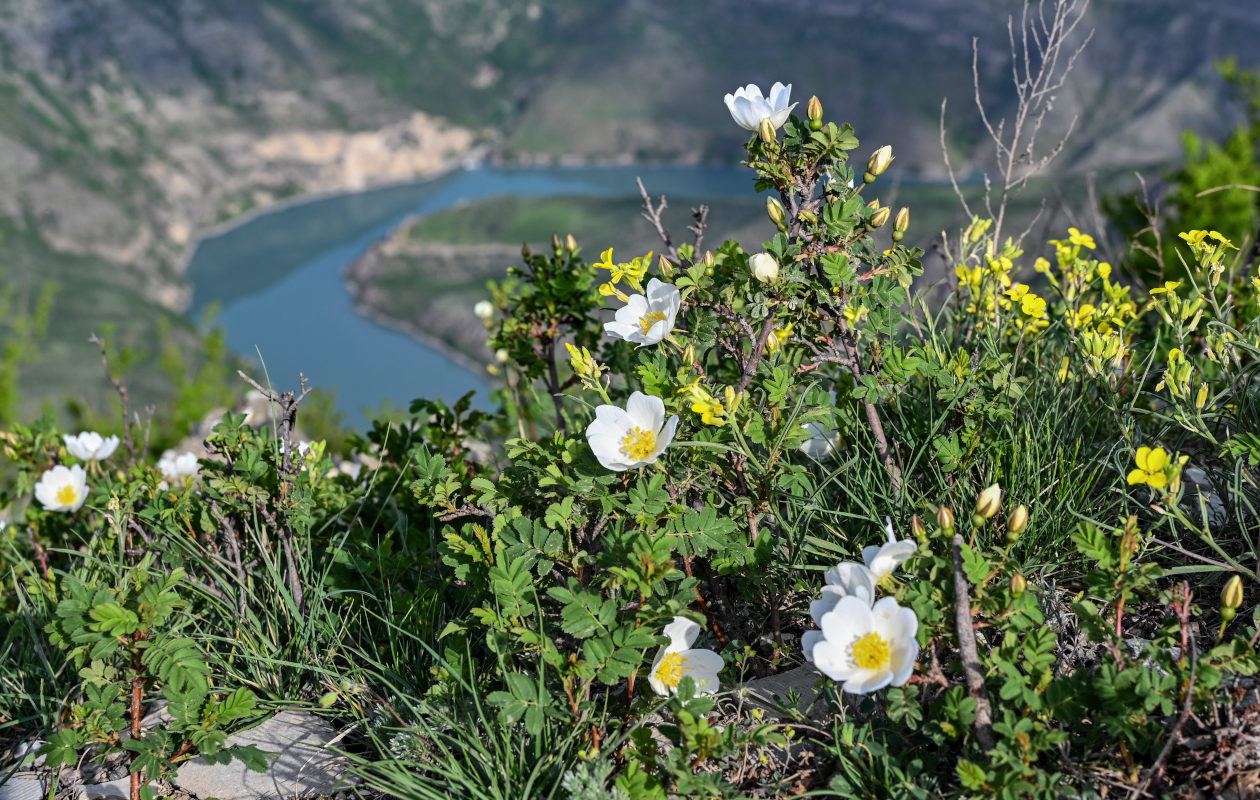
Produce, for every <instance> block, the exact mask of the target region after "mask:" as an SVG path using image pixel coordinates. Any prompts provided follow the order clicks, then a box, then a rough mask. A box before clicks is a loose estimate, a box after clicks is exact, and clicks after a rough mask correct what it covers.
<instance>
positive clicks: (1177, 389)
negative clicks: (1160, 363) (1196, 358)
mask: <svg viewBox="0 0 1260 800" xmlns="http://www.w3.org/2000/svg"><path fill="white" fill-rule="evenodd" d="M1193 375H1194V365H1193V364H1191V363H1190V361H1189V360H1187V359H1186V357H1185V355H1184V354H1183V353H1182V352H1181V348H1179V347H1174V348H1173V349H1171V350H1169V351H1168V365H1167V367H1165V368H1164V379H1163V380H1162V381H1160V382H1159V385H1158V386H1156V387H1155V388H1156V389H1163V388H1164V387H1165V386H1167V387H1168V391H1169V393H1170V394H1172V396H1173V397H1177V398H1181V397H1185V396H1186V395H1187V394H1188V393H1189V391H1190V381H1191V379H1192V377H1193Z"/></svg>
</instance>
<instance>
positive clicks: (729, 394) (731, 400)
mask: <svg viewBox="0 0 1260 800" xmlns="http://www.w3.org/2000/svg"><path fill="white" fill-rule="evenodd" d="M723 395H724V396H725V398H726V411H727V413H734V411H735V409H737V408H739V404H740V402H741V401H742V400H743V399H744V393H743V392H737V391H735V387H734V386H727V387H726V391H725V392H723Z"/></svg>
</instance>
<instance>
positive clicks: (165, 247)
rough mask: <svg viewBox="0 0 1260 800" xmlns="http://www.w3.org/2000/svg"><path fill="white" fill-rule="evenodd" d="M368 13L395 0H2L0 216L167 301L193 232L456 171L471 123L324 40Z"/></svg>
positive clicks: (177, 285)
mask: <svg viewBox="0 0 1260 800" xmlns="http://www.w3.org/2000/svg"><path fill="white" fill-rule="evenodd" d="M373 5H376V6H381V7H382V8H385V7H387V6H389V5H390V4H388V3H376V4H370V3H368V4H365V3H360V4H356V11H354V12H353V13H352V12H350V11H345V12H343V11H338V10H335V9H332V8H331V7H327V6H325V4H322V3H321V4H298V3H294V4H288V3H283V2H254V1H253V0H245V1H244V2H240V1H234V0H228V1H226V2H225V1H224V0H213V1H208V2H183V0H181V1H180V2H169V3H167V2H147V1H146V0H102V1H101V2H89V1H88V0H59V1H58V2H41V1H39V0H9V2H7V3H0V54H2V55H0V102H3V105H4V107H5V111H4V112H3V113H0V164H3V166H4V168H3V169H0V216H4V217H8V218H9V219H10V220H12V221H13V222H14V224H16V225H18V226H20V227H26V228H29V229H30V230H32V231H34V232H36V233H37V235H38V236H40V237H41V238H42V239H43V240H44V241H46V242H47V244H48V245H49V246H50V247H51V248H52V249H53V250H56V251H62V252H65V253H68V254H75V255H85V256H90V257H92V258H94V259H96V260H98V261H103V262H107V263H110V264H114V265H116V266H118V267H119V268H121V269H125V270H131V271H135V272H137V273H138V274H139V276H140V278H141V284H142V286H143V291H144V293H145V294H146V295H148V297H149V298H150V299H153V300H157V301H159V302H160V303H161V304H163V305H165V306H167V307H170V308H180V307H182V305H183V303H184V302H185V300H186V297H185V290H184V286H183V283H182V281H181V280H180V276H179V275H178V274H177V271H178V264H179V262H180V255H181V254H182V253H183V252H184V250H185V249H186V248H187V246H188V245H189V243H190V241H191V240H192V238H193V236H194V235H195V233H196V232H197V231H199V230H201V229H203V228H205V227H208V226H210V225H212V224H214V223H216V222H219V221H222V220H224V219H227V218H229V217H231V216H234V215H237V214H239V213H241V212H243V211H246V210H249V209H251V208H255V207H259V206H265V205H268V204H271V203H274V202H275V201H276V200H278V199H282V198H284V197H288V196H292V195H296V194H307V193H312V192H325V191H342V190H346V189H356V188H361V187H363V186H367V185H372V184H379V183H385V182H391V181H400V180H408V179H414V178H417V177H419V176H422V175H425V174H428V173H431V172H433V171H435V170H437V169H441V168H443V167H446V166H449V165H451V164H452V163H455V162H457V161H458V159H460V158H461V157H463V156H465V155H466V154H467V153H468V152H469V150H470V148H472V147H473V145H474V140H475V135H474V133H473V132H472V131H471V130H469V129H468V128H466V127H464V126H460V125H457V124H453V123H451V122H449V121H447V120H445V119H443V118H442V117H441V116H438V115H434V114H428V113H424V112H423V111H420V110H419V109H417V108H415V107H414V106H413V105H412V104H410V103H409V102H407V100H406V98H402V97H399V96H397V95H393V96H391V95H389V94H388V93H386V92H383V91H381V89H380V88H379V85H378V83H379V81H378V77H379V76H377V75H373V74H371V73H370V71H360V72H358V73H356V72H354V71H346V70H345V69H343V66H342V64H341V59H342V58H344V56H345V53H344V52H340V51H337V50H336V49H335V48H330V47H329V46H328V43H327V41H326V37H327V36H328V35H330V34H329V33H328V31H338V30H353V29H354V27H355V26H360V27H362V26H369V27H370V21H369V20H370V12H371V11H372V10H373V9H372V6H373ZM396 5H402V4H401V3H398V4H396ZM361 16H362V17H367V18H368V19H363V18H361ZM378 24H379V23H378ZM399 46H400V47H402V46H403V44H402V43H399Z"/></svg>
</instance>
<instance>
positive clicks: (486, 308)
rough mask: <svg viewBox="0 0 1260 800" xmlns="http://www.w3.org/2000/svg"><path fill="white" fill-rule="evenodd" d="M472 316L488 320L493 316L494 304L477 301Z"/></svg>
mask: <svg viewBox="0 0 1260 800" xmlns="http://www.w3.org/2000/svg"><path fill="white" fill-rule="evenodd" d="M473 314H475V315H476V316H477V319H481V320H489V319H490V318H491V317H493V316H494V303H491V302H490V301H489V300H478V301H477V302H476V304H475V305H473Z"/></svg>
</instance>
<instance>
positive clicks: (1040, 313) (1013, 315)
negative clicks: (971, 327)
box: [954, 218, 1050, 336]
mask: <svg viewBox="0 0 1260 800" xmlns="http://www.w3.org/2000/svg"><path fill="white" fill-rule="evenodd" d="M990 225H992V221H991V220H982V219H978V218H977V219H974V220H972V223H971V225H970V226H968V228H967V230H966V231H965V232H964V233H963V240H964V242H966V243H967V244H976V243H977V242H979V241H980V240H981V238H982V237H983V236H984V234H985V233H986V232H987V231H988V229H989V226H990ZM1023 254H1024V251H1023V250H1020V249H1018V248H1017V247H1015V246H1014V244H1013V243H1012V242H1011V241H1010V240H1007V242H1006V244H1005V246H1003V248H1002V252H1000V253H998V254H996V255H995V254H994V253H993V243H992V242H990V243H989V244H988V253H987V255H986V257H985V259H984V263H983V264H966V263H963V264H959V265H958V266H957V267H955V268H954V274H955V275H957V276H958V288H959V289H960V290H963V291H966V292H967V295H968V302H967V306H966V311H967V313H968V314H973V315H975V316H976V327H977V328H984V327H986V325H988V324H990V322H991V321H992V322H996V321H997V320H998V318H999V317H1001V318H1002V320H1003V321H1004V322H1005V323H1006V329H1005V330H1006V333H1008V334H1010V335H1012V336H1031V335H1035V334H1036V333H1038V332H1039V331H1041V330H1042V329H1044V328H1046V327H1049V325H1050V319H1049V316H1048V315H1047V313H1046V301H1045V299H1043V298H1041V297H1039V296H1038V295H1037V294H1036V293H1035V292H1033V291H1031V289H1030V288H1029V287H1028V286H1027V285H1026V284H1023V283H1015V282H1014V281H1013V280H1012V278H1011V273H1012V272H1014V271H1015V259H1017V258H1019V257H1020V256H1022V255H1023ZM999 312H1001V313H999Z"/></svg>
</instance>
